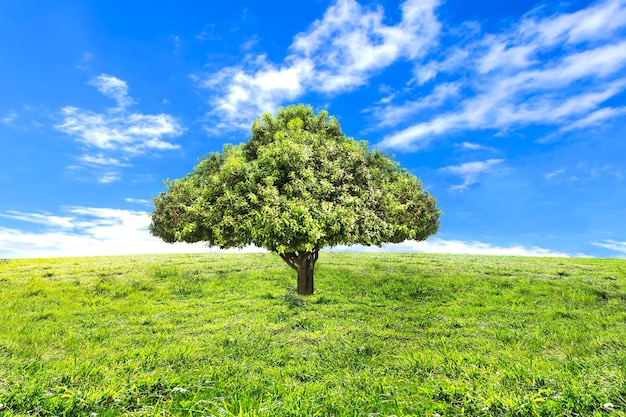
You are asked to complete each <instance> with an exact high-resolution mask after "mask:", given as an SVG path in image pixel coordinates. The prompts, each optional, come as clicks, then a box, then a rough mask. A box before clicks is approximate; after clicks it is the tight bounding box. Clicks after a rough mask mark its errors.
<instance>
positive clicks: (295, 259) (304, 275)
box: [280, 250, 319, 295]
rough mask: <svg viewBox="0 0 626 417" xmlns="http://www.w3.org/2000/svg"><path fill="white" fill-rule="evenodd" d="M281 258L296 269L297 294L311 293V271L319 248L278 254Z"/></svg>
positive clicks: (313, 269)
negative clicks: (296, 252) (311, 250)
mask: <svg viewBox="0 0 626 417" xmlns="http://www.w3.org/2000/svg"><path fill="white" fill-rule="evenodd" d="M280 257H281V258H283V260H284V261H285V262H286V263H287V265H289V266H290V267H292V268H293V269H295V270H296V271H298V294H300V295H311V294H313V273H314V271H315V262H317V258H318V257H319V250H315V251H313V252H302V253H299V254H295V253H289V254H284V255H280Z"/></svg>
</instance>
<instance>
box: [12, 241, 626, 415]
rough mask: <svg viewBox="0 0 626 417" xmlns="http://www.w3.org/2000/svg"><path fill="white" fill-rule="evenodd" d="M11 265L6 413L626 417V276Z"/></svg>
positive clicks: (211, 263)
mask: <svg viewBox="0 0 626 417" xmlns="http://www.w3.org/2000/svg"><path fill="white" fill-rule="evenodd" d="M294 286H295V274H294V271H293V270H291V269H290V268H288V267H287V266H286V265H285V264H284V263H283V262H282V261H281V260H280V259H279V258H278V257H277V256H275V255H271V254H249V255H216V254H207V255H167V256H129V257H94V258H65V259H38V260H0V404H1V406H0V415H4V416H32V415H37V416H53V415H56V416H92V417H94V416H116V415H132V416H168V415H184V416H230V415H236V416H248V415H250V416H253V415H254V416H256V415H259V416H270V415H280V416H304V415H319V416H330V415H335V416H372V417H373V416H384V415H397V416H404V415H417V416H437V415H439V416H450V415H470V416H569V415H572V416H574V415H581V416H592V415H597V416H600V415H613V416H618V415H620V416H624V415H626V261H622V260H599V259H560V258H559V259H546V258H515V257H479V256H445V255H413V254H346V253H341V254H339V253H322V254H321V256H320V260H319V262H318V264H317V268H316V293H315V295H313V296H310V297H308V298H301V297H298V296H297V295H295V292H294Z"/></svg>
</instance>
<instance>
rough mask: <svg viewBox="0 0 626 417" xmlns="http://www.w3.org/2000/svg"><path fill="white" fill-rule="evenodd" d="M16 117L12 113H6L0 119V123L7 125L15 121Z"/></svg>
mask: <svg viewBox="0 0 626 417" xmlns="http://www.w3.org/2000/svg"><path fill="white" fill-rule="evenodd" d="M16 117H17V113H16V112H14V111H11V112H8V113H6V114H5V115H4V116H3V117H2V118H0V121H1V122H2V123H6V124H9V123H11V122H12V121H13V120H15V118H16Z"/></svg>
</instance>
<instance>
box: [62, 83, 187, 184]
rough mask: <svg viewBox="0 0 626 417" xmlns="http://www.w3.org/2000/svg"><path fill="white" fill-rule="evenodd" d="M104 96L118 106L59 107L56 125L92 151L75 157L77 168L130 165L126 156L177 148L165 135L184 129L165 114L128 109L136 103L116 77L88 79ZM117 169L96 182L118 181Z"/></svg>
mask: <svg viewBox="0 0 626 417" xmlns="http://www.w3.org/2000/svg"><path fill="white" fill-rule="evenodd" d="M89 85H92V86H94V87H96V88H97V89H98V91H100V92H101V93H102V94H103V95H105V96H107V97H109V98H112V99H114V100H115V101H116V103H117V106H116V107H114V108H110V109H108V110H107V112H106V113H96V112H93V111H90V110H83V109H80V108H77V107H73V106H66V107H64V108H63V109H62V110H61V114H62V117H63V122H62V123H60V124H57V125H56V126H55V128H57V129H58V130H60V131H62V132H64V133H67V134H68V135H70V136H71V137H73V138H74V139H75V140H77V141H78V142H80V143H82V144H83V145H85V147H86V148H87V150H89V151H91V150H95V152H94V153H87V154H85V155H82V156H80V157H78V161H79V163H80V165H79V166H78V168H80V167H96V168H103V167H105V166H109V167H110V166H115V167H124V166H129V164H128V163H126V162H122V160H124V161H127V160H128V158H129V156H133V155H138V154H141V153H144V152H146V151H149V150H171V149H178V148H179V145H177V144H174V143H171V142H170V141H169V139H168V138H173V137H177V136H180V135H181V134H182V133H183V132H184V128H183V127H182V126H181V125H180V124H179V122H178V121H177V120H176V118H174V117H173V116H171V115H168V114H142V113H138V112H133V111H130V110H129V108H128V107H129V106H132V105H133V104H135V102H134V100H133V99H132V98H131V97H129V96H128V85H127V84H126V82H125V81H123V80H120V79H118V78H116V77H113V76H110V75H106V74H102V75H99V76H98V77H95V78H93V79H92V80H90V81H89ZM120 178H121V177H120V173H119V171H115V172H113V171H108V172H104V173H100V174H99V175H98V181H99V182H101V183H109V182H113V181H117V180H119V179H120Z"/></svg>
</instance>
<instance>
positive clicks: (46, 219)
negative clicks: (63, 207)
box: [0, 210, 73, 229]
mask: <svg viewBox="0 0 626 417" xmlns="http://www.w3.org/2000/svg"><path fill="white" fill-rule="evenodd" d="M0 217H4V218H7V219H12V220H19V221H23V222H28V223H37V224H42V225H44V226H48V227H52V228H62V229H71V228H72V227H73V223H72V217H69V216H55V215H52V214H47V213H44V214H40V213H23V212H20V211H14V210H8V211H6V212H4V213H0Z"/></svg>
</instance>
